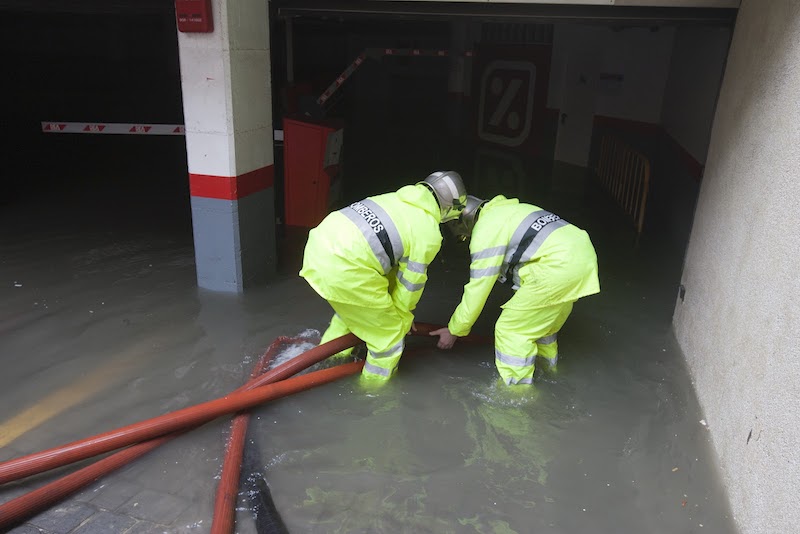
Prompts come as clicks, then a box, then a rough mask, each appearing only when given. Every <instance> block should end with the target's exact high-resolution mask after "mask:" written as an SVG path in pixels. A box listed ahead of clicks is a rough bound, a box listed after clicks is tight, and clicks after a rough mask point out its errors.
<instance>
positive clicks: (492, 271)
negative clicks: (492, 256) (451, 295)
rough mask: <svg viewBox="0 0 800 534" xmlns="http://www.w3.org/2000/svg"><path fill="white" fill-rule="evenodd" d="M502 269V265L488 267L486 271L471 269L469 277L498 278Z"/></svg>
mask: <svg viewBox="0 0 800 534" xmlns="http://www.w3.org/2000/svg"><path fill="white" fill-rule="evenodd" d="M501 268H502V267H501V266H500V265H495V266H494V267H486V268H485V269H470V270H469V277H470V278H483V277H484V276H496V275H498V274H500V269H501Z"/></svg>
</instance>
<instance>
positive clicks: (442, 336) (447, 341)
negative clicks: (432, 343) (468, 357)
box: [428, 327, 458, 350]
mask: <svg viewBox="0 0 800 534" xmlns="http://www.w3.org/2000/svg"><path fill="white" fill-rule="evenodd" d="M428 335H429V336H439V342H438V343H436V346H437V347H439V348H440V349H444V350H448V349H452V348H453V345H455V343H456V340H457V339H458V336H454V335H453V334H451V333H450V329H449V328H447V327H444V328H440V329H438V330H434V331H433V332H431V333H430V334H428Z"/></svg>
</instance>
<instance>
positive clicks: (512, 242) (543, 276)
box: [448, 195, 600, 336]
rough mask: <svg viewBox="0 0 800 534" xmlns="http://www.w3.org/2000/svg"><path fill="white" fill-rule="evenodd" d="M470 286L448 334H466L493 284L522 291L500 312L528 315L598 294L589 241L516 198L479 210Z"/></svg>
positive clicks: (499, 198) (472, 242) (498, 198)
mask: <svg viewBox="0 0 800 534" xmlns="http://www.w3.org/2000/svg"><path fill="white" fill-rule="evenodd" d="M469 251H470V258H471V263H470V269H469V273H470V280H469V282H468V283H467V284H466V285H465V286H464V295H463V297H462V299H461V303H460V304H459V305H458V307H457V308H456V310H455V312H453V316H452V317H451V319H450V323H449V324H448V328H449V329H450V332H451V333H452V334H453V335H456V336H465V335H467V334H469V332H470V330H471V329H472V325H473V324H475V321H476V320H477V319H478V316H479V315H480V313H481V311H482V310H483V306H484V305H485V304H486V299H487V298H489V293H491V291H492V287H493V286H494V284H495V282H496V281H497V280H498V279H500V280H501V282H505V280H506V278H508V279H511V280H513V282H514V288H515V289H518V288H521V287H524V288H525V289H524V291H518V292H517V294H516V295H514V297H512V298H511V299H510V300H509V301H508V302H506V303H505V304H504V305H503V308H510V309H518V310H528V309H536V308H542V307H545V306H551V305H554V304H560V303H565V302H571V301H575V300H577V299H579V298H581V297H585V296H587V295H592V294H594V293H598V292H599V291H600V283H599V281H598V279H597V256H596V255H595V251H594V246H592V242H591V241H590V240H589V235H588V234H587V233H586V232H584V231H583V230H581V229H580V228H578V227H576V226H573V225H572V224H569V223H568V222H566V221H565V220H563V219H561V218H560V217H558V215H555V214H553V213H550V212H548V211H545V210H543V209H542V208H539V207H537V206H533V205H531V204H522V203H520V202H519V200H517V199H515V198H506V197H504V196H502V195H499V196H496V197H494V198H493V199H492V200H490V201H489V202H487V203H486V204H485V205H484V206H483V208H482V209H481V212H480V216H479V217H478V222H477V223H475V227H474V228H473V230H472V237H471V239H470V244H469Z"/></svg>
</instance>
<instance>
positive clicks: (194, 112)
mask: <svg viewBox="0 0 800 534" xmlns="http://www.w3.org/2000/svg"><path fill="white" fill-rule="evenodd" d="M213 6H214V13H213V15H214V32H213V33H181V32H179V34H178V46H179V51H180V63H181V85H182V91H183V110H184V121H185V124H186V151H187V153H188V161H189V184H190V191H191V206H192V225H193V229H194V247H195V261H196V266H197V283H198V285H199V286H200V287H203V288H207V289H212V290H218V291H228V292H241V291H243V290H244V288H245V287H247V286H249V285H253V284H255V283H257V282H260V281H263V280H265V279H267V278H269V277H270V275H271V274H272V273H273V272H274V269H275V206H274V192H273V152H272V150H273V149H272V146H273V145H272V143H273V141H272V94H271V92H272V91H271V87H270V83H271V79H270V78H271V77H270V50H269V9H268V3H267V0H214V2H213Z"/></svg>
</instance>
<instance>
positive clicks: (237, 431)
mask: <svg viewBox="0 0 800 534" xmlns="http://www.w3.org/2000/svg"><path fill="white" fill-rule="evenodd" d="M297 339H298V338H293V339H289V338H278V339H276V340H275V341H273V343H272V345H270V346H269V349H267V352H266V353H265V354H264V357H263V358H261V360H260V361H259V362H258V364H256V366H255V367H253V372H252V374H251V375H250V380H251V381H252V380H255V379H256V378H258V377H259V376H260V375H261V374H262V373H264V371H266V370H267V369H268V368H269V365H270V363H272V360H273V359H274V358H275V356H276V355H277V353H278V347H280V346H281V345H283V344H284V343H287V342H292V341H297ZM249 424H250V414H249V413H246V412H243V413H238V414H236V415H235V416H234V418H233V422H232V423H231V432H230V437H229V438H228V444H227V447H226V449H225V459H224V461H223V463H222V474H221V475H220V480H219V484H218V485H217V493H216V497H215V498H214V516H213V522H212V524H211V533H212V534H216V533H219V532H225V533H230V532H233V526H234V523H235V520H236V500H237V498H238V496H239V477H240V476H241V471H242V456H243V454H244V443H245V437H246V436H247V426H248V425H249Z"/></svg>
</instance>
